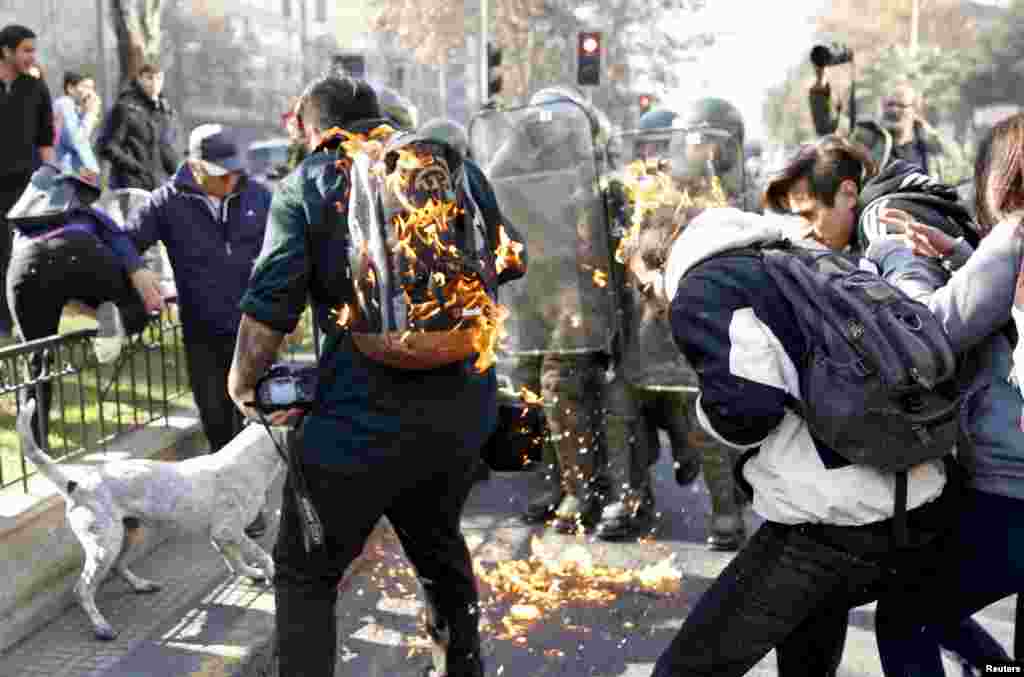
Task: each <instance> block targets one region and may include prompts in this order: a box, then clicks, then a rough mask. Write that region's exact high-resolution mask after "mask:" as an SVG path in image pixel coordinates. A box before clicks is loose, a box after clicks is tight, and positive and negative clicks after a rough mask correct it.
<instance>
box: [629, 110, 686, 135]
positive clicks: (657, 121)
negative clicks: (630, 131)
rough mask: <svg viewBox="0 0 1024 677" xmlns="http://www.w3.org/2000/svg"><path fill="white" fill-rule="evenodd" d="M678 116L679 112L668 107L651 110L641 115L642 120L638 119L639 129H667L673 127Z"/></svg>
mask: <svg viewBox="0 0 1024 677" xmlns="http://www.w3.org/2000/svg"><path fill="white" fill-rule="evenodd" d="M677 117H679V114H678V113H676V112H675V111H672V110H668V109H667V108H659V109H657V110H649V111H647V112H646V113H644V114H643V115H641V116H640V120H639V121H637V129H643V130H651V129H665V128H666V127H671V126H672V123H673V122H674V121H675V119H676V118H677Z"/></svg>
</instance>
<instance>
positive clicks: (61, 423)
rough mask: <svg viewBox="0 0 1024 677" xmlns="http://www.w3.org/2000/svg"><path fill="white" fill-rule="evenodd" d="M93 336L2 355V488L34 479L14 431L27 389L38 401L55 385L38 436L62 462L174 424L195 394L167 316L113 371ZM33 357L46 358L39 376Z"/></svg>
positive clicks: (53, 340) (136, 340) (132, 342)
mask: <svg viewBox="0 0 1024 677" xmlns="http://www.w3.org/2000/svg"><path fill="white" fill-rule="evenodd" d="M95 336H96V330H95V329H83V330H79V331H74V332H71V333H67V334H63V335H60V336H51V337H49V338H44V339H39V340H36V341H31V342H28V343H23V344H19V345H13V346H9V347H6V348H3V349H0V489H2V488H5V487H9V486H12V485H16V484H18V483H21V485H22V486H23V488H24V490H25V491H28V478H29V477H30V476H31V475H32V474H34V470H32V469H30V468H29V467H28V463H27V462H26V461H25V458H24V456H23V455H22V453H21V443H20V440H19V439H18V437H17V432H16V431H15V423H16V419H17V413H18V411H19V409H20V400H21V397H20V396H21V394H22V393H23V392H24V391H26V390H30V389H35V390H36V394H37V396H38V395H39V394H40V392H41V389H42V387H43V385H44V384H48V385H50V386H51V387H52V392H53V401H52V406H51V408H50V412H49V416H48V417H43V418H44V419H45V420H44V421H42V428H43V430H42V435H41V436H40V437H41V439H42V440H43V442H44V447H45V448H46V449H47V452H48V453H49V454H50V455H51V456H52V457H54V458H57V459H66V458H70V457H74V456H77V455H80V454H84V453H88V452H93V451H97V450H99V449H104V448H106V446H107V444H108V442H109V441H110V440H111V439H112V438H113V437H114V436H115V435H119V434H122V433H125V432H128V431H130V430H134V429H137V428H139V427H142V426H145V425H148V424H150V423H153V422H154V421H159V420H160V419H162V420H163V424H164V425H169V424H170V418H169V416H170V407H171V402H172V401H173V400H174V399H176V398H178V397H181V396H183V395H185V394H187V393H188V390H189V388H188V382H187V371H186V369H185V358H184V349H183V346H182V341H181V326H180V325H179V324H178V323H177V322H176V321H175V319H174V318H172V317H171V316H170V315H169V314H167V315H165V316H164V317H162V318H161V319H160V320H159V321H157V322H152V323H150V325H149V326H148V327H147V328H146V329H145V330H144V331H143V332H142V333H141V334H139V335H136V336H133V337H131V338H129V339H128V340H126V343H125V346H124V349H123V350H122V353H121V356H120V357H119V358H118V360H117V361H116V362H115V363H114V364H111V365H100V364H98V363H97V362H96V358H95V356H94V354H93V345H92V339H93V338H94V337H95ZM34 355H42V356H44V357H45V359H43V360H42V364H43V368H42V371H41V373H40V374H39V375H38V376H37V377H34V378H33V377H32V376H31V372H30V368H29V367H30V361H31V359H32V357H33V356H34ZM37 401H41V398H38V397H37Z"/></svg>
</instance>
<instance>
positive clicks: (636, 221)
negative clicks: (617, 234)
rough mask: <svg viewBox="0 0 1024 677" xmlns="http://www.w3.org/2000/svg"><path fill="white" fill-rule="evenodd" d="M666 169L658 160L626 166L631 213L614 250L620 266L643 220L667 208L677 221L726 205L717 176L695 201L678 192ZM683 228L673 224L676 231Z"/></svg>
mask: <svg viewBox="0 0 1024 677" xmlns="http://www.w3.org/2000/svg"><path fill="white" fill-rule="evenodd" d="M665 169H666V168H664V167H663V166H662V165H661V164H660V163H659V162H658V161H657V160H647V161H646V162H645V161H643V160H637V161H635V162H632V163H630V164H629V165H628V166H627V167H626V172H625V174H626V176H625V179H624V182H623V184H624V188H625V191H626V197H627V199H628V200H629V201H630V203H631V204H632V205H633V214H632V218H631V219H630V225H629V229H628V230H627V231H626V233H625V235H624V236H623V237H622V239H621V240H619V245H618V248H617V249H616V250H615V260H616V261H618V262H619V263H626V260H625V259H626V250H627V248H628V247H630V246H631V245H632V244H635V243H636V241H637V238H639V236H640V230H641V229H642V228H643V226H644V223H645V221H646V220H647V219H649V218H650V217H652V216H654V215H655V214H656V213H657V212H660V211H661V210H663V209H666V208H667V209H669V210H671V211H672V215H671V218H672V219H673V220H676V221H678V219H679V217H680V215H681V214H683V213H684V212H685V211H686V210H687V209H689V208H691V207H699V208H711V207H727V206H729V199H728V196H727V195H726V193H725V190H724V189H723V188H722V181H721V179H719V177H718V176H712V177H711V182H710V186H709V188H708V190H707V192H706V193H705V194H702V195H699V196H698V197H696V198H694V197H692V196H691V195H690V193H689V191H688V190H686V189H684V190H682V191H680V190H679V189H678V188H677V187H676V184H675V182H674V181H673V180H672V177H671V176H670V175H669V174H668V173H667V172H666V171H665ZM682 225H683V224H681V223H676V231H677V232H678V231H679V230H681V229H682Z"/></svg>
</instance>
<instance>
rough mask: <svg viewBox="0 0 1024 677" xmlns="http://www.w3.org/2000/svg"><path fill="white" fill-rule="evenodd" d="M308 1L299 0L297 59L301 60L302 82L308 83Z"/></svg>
mask: <svg viewBox="0 0 1024 677" xmlns="http://www.w3.org/2000/svg"><path fill="white" fill-rule="evenodd" d="M307 2H308V0H299V21H301V22H302V26H300V27H299V58H300V59H302V82H304V83H305V82H309V80H310V75H309V57H308V55H307V53H306V52H307V48H308V46H309V22H308V21H307V20H306V14H307V12H306V3H307Z"/></svg>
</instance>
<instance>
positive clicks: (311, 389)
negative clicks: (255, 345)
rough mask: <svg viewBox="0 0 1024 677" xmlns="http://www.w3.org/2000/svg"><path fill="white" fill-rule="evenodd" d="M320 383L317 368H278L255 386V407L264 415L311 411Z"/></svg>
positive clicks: (282, 364) (285, 364) (273, 369)
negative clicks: (277, 412)
mask: <svg viewBox="0 0 1024 677" xmlns="http://www.w3.org/2000/svg"><path fill="white" fill-rule="evenodd" d="M318 381H319V367H318V366H317V365H308V364H294V363H281V364H275V365H274V366H272V367H271V368H270V370H269V371H267V373H266V374H264V375H263V377H262V378H260V380H259V381H257V383H256V407H257V408H258V409H259V410H260V411H262V412H263V413H265V414H269V413H272V412H275V411H282V410H284V409H304V410H308V409H311V408H312V406H313V402H314V401H315V400H316V389H317V383H318Z"/></svg>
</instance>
